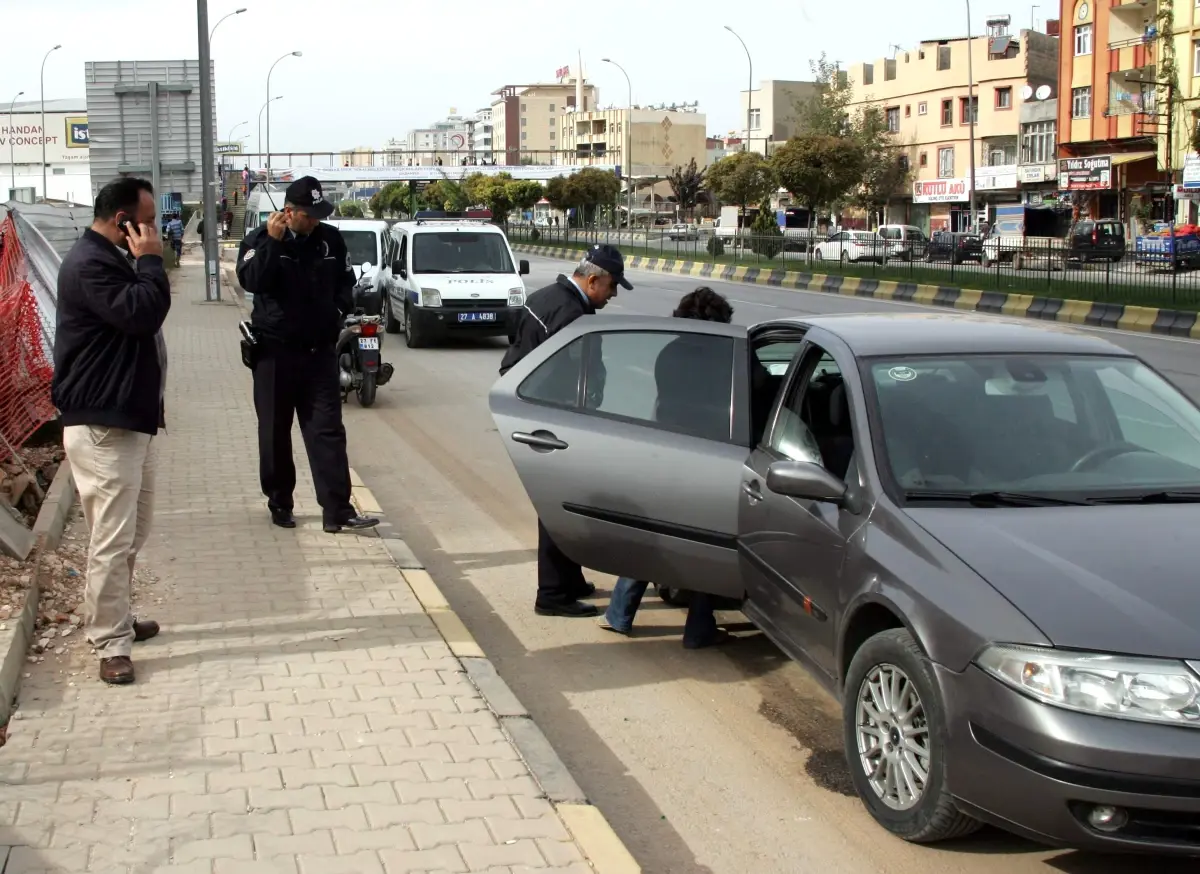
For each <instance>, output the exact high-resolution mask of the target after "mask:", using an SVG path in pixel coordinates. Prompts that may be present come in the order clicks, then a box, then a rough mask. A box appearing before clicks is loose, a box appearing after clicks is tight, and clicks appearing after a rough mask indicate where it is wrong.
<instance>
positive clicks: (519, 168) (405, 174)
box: [249, 164, 621, 185]
mask: <svg viewBox="0 0 1200 874" xmlns="http://www.w3.org/2000/svg"><path fill="white" fill-rule="evenodd" d="M585 167H590V168H592V169H593V170H602V171H604V172H606V173H613V174H615V175H620V171H621V167H620V165H619V164H585V165H577V164H516V165H506V164H467V165H462V164H453V165H449V166H444V167H443V166H440V165H433V166H417V167H409V166H390V165H384V164H376V165H369V166H365V167H333V166H324V167H317V166H292V167H272V168H271V170H270V181H271V182H272V183H277V184H281V185H287V184H289V183H291V182H295V181H296V180H297V179H300V178H302V177H304V176H312V177H313V178H315V179H318V180H320V181H321V182H328V183H339V182H341V183H351V182H438V181H440V180H442V179H448V180H450V181H452V182H459V181H461V180H462V179H464V178H465V177H467V176H471V175H473V174H475V173H481V174H483V175H484V176H496V175H499V174H500V173H507V174H508V175H509V176H511V177H512V178H513V179H522V180H531V181H534V182H549V181H550V180H551V179H556V178H558V177H560V176H570V175H571V174H572V173H575V172H578V171H579V170H582V169H584V168H585ZM249 172H250V181H251V182H259V183H261V182H266V181H267V170H266V168H265V167H260V168H258V169H251V170H250V171H249Z"/></svg>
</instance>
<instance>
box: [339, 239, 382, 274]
mask: <svg viewBox="0 0 1200 874" xmlns="http://www.w3.org/2000/svg"><path fill="white" fill-rule="evenodd" d="M342 239H343V240H345V241H346V251H347V252H349V253H350V263H351V264H352V265H354V267H355V268H356V269H357V268H359V267H362V265H363V262H364V261H370V262H371V266H376V265H378V264H379V252H378V251H377V245H376V239H377V235H376V234H375V232H374V231H342Z"/></svg>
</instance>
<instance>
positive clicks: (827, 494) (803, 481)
mask: <svg viewBox="0 0 1200 874" xmlns="http://www.w3.org/2000/svg"><path fill="white" fill-rule="evenodd" d="M767 488H768V489H770V490H771V491H772V492H774V493H775V494H777V495H783V496H785V497H788V498H799V499H800V500H804V501H824V502H826V503H830V504H839V503H841V502H842V501H843V500H844V499H845V497H846V484H845V483H844V482H842V481H841V480H840V479H838V478H837V477H835V476H834V475H833V474H831V473H830V472H829V471H827V470H826V469H825V468H823V467H821V466H820V465H819V464H813V463H811V462H808V461H776V462H775V463H774V464H772V465H771V466H770V467H769V468H767Z"/></svg>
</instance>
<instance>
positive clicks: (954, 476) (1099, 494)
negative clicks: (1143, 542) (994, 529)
mask: <svg viewBox="0 0 1200 874" xmlns="http://www.w3.org/2000/svg"><path fill="white" fill-rule="evenodd" d="M863 367H864V371H865V372H864V378H866V379H867V380H868V382H869V383H870V384H871V385H872V386H873V388H874V394H875V398H876V402H877V407H878V412H879V420H880V423H881V425H882V435H883V439H882V443H881V445H880V446H879V447H878V450H879V452H878V459H879V463H880V465H881V466H883V467H886V468H889V469H890V470H891V473H892V476H893V477H894V478H895V481H896V482H897V484H898V485H899V487H900V489H901V490H902V491H903V492H904V493H905V495H906V496H907V497H908V498H909V499H913V500H916V499H920V497H921V493H923V492H925V493H929V494H931V495H932V494H934V493H936V494H939V495H949V496H950V497H951V498H953V497H954V496H955V495H964V496H965V495H971V494H976V495H977V494H979V493H995V492H1006V493H1022V494H1029V493H1033V494H1036V495H1042V496H1050V497H1060V498H1071V499H1075V500H1083V501H1096V500H1099V501H1103V500H1106V499H1120V498H1136V497H1138V496H1139V495H1141V496H1143V497H1145V496H1153V495H1162V494H1164V492H1168V493H1169V494H1170V495H1177V494H1178V493H1181V492H1193V491H1194V492H1197V493H1198V494H1200V410H1198V409H1197V408H1196V406H1195V405H1193V404H1192V403H1191V401H1189V400H1188V399H1187V398H1186V397H1184V396H1183V395H1182V394H1181V393H1180V392H1179V391H1178V390H1176V389H1175V388H1174V387H1173V386H1171V385H1170V383H1168V382H1166V380H1164V379H1162V378H1161V377H1160V376H1158V374H1156V373H1155V372H1154V371H1153V370H1151V369H1150V368H1149V367H1147V366H1146V365H1144V364H1142V363H1141V362H1139V361H1138V360H1137V359H1134V358H1124V357H1115V356H1114V357H1101V356H1096V357H1092V356H1088V357H1072V356H1058V355H987V356H984V355H979V356H974V355H964V356H955V357H942V356H936V357H933V356H922V357H916V356H914V357H908V358H896V359H888V360H872V361H870V362H867V363H865V364H864V365H863Z"/></svg>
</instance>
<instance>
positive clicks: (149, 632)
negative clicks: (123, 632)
mask: <svg viewBox="0 0 1200 874" xmlns="http://www.w3.org/2000/svg"><path fill="white" fill-rule="evenodd" d="M160 630H161V629H160V628H159V627H158V623H157V622H155V621H154V620H153V619H145V620H142V621H140V622H139V621H138V620H137V619H135V620H133V639H134V640H135V641H137V642H138V643H142V642H143V641H147V640H149V639H150V638H152V637H158V632H159V631H160Z"/></svg>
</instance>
